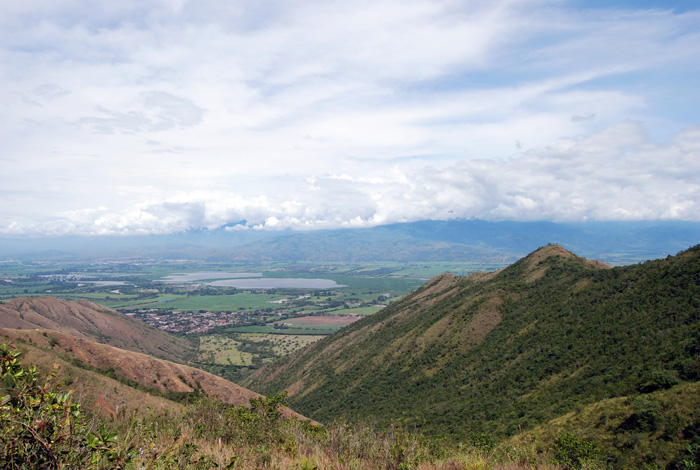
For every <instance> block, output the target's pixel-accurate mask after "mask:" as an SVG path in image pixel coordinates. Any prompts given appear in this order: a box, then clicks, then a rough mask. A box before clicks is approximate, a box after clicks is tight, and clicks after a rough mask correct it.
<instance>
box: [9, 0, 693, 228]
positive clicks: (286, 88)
mask: <svg viewBox="0 0 700 470" xmlns="http://www.w3.org/2000/svg"><path fill="white" fill-rule="evenodd" d="M0 29H1V30H2V31H3V34H2V36H1V37H0V122H2V126H0V138H1V139H2V142H3V145H2V149H0V236H4V237H23V236H53V235H64V234H83V235H100V234H126V235H131V234H149V233H171V232H178V231H183V230H189V229H197V228H203V227H206V228H209V229H216V228H219V227H224V226H230V225H231V224H235V223H237V222H239V221H241V220H245V221H246V222H247V225H246V228H256V229H273V230H278V229H285V228H293V229H321V228H342V227H368V226H373V225H378V224H385V223H392V222H402V221H414V220H421V219H449V218H480V219H486V220H552V221H581V220H657V219H674V220H695V221H697V220H700V114H699V113H698V111H697V110H698V104H699V103H700V91H699V90H698V88H699V87H698V86H697V85H698V83H700V73H699V72H700V9H699V8H698V7H697V6H696V2H652V1H634V2H633V1H620V2H614V1H613V2H598V1H565V0H541V1H540V0H504V1H497V0H495V1H488V2H487V1H482V0H476V1H451V0H445V1H438V2H436V1H432V0H431V1H422V0H414V1H410V2H405V1H398V0H396V1H394V0H386V1H372V2H370V1H352V2H349V1H337V2H322V1H309V0H306V1H294V0H290V1H284V2H282V1H269V2H259V1H238V2H219V1H213V0H199V1H188V0H153V1H136V0H124V1H122V2H119V3H115V2H103V3H95V2H87V1H85V0H58V1H55V2H50V3H48V4H47V3H46V2H40V1H38V0H27V1H23V2H17V3H14V4H10V5H6V6H4V12H3V15H2V16H0ZM238 228H242V227H238Z"/></svg>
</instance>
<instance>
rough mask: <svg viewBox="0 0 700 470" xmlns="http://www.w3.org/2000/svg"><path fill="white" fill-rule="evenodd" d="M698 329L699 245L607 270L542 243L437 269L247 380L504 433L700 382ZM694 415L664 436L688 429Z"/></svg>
mask: <svg viewBox="0 0 700 470" xmlns="http://www.w3.org/2000/svg"><path fill="white" fill-rule="evenodd" d="M698 338H700V248H699V247H695V248H692V249H690V250H687V251H685V252H682V253H680V254H678V255H676V256H673V257H668V258H666V259H664V260H658V261H651V262H646V263H644V264H640V265H634V266H627V267H620V268H613V269H611V268H609V267H608V266H606V265H603V264H602V263H597V262H594V261H589V260H586V259H584V258H580V257H578V256H576V255H574V254H572V253H570V252H568V251H566V250H564V249H563V248H562V247H560V246H557V245H549V246H546V247H543V248H540V249H539V250H537V251H535V252H533V253H532V254H530V255H529V256H527V257H526V258H523V259H521V260H520V261H518V262H516V263H515V264H513V265H511V266H510V267H508V268H506V269H504V270H502V271H500V272H497V273H491V274H476V275H471V276H468V277H465V278H457V277H454V276H451V275H442V276H438V277H436V278H434V279H432V280H431V281H430V282H428V283H427V284H426V285H425V286H423V287H422V288H421V289H419V290H417V291H416V292H414V293H413V294H411V295H409V296H407V297H405V298H404V299H402V300H401V301H399V302H396V303H395V304H392V305H391V306H389V307H387V308H385V309H384V310H382V311H380V312H379V313H377V314H375V315H373V316H371V317H368V318H366V319H363V320H361V321H358V322H356V323H354V324H353V325H351V326H349V327H347V328H345V329H343V330H342V331H340V332H338V333H337V334H335V335H332V336H330V337H328V338H326V339H324V340H322V341H319V342H318V343H315V344H314V345H312V346H309V347H307V348H306V349H304V350H301V351H299V352H298V353H295V354H293V355H291V356H289V357H287V358H283V359H281V360H280V361H278V362H277V363H274V364H271V365H269V366H266V367H265V368H263V369H261V370H259V371H258V372H257V373H256V374H255V375H254V376H253V377H252V378H251V379H250V380H249V381H247V382H246V383H245V385H246V386H248V387H250V388H252V389H254V390H257V391H260V392H262V393H271V392H278V391H282V390H289V392H290V400H289V402H290V406H292V407H293V408H295V409H297V410H299V411H300V412H301V413H303V414H305V415H306V416H309V417H311V418H313V419H316V420H318V421H321V422H330V421H332V420H334V419H336V418H338V417H346V418H348V419H350V420H364V419H371V420H376V421H378V422H379V423H380V424H386V423H388V422H390V421H392V420H397V419H401V420H404V421H406V422H408V424H409V425H412V426H415V427H417V428H418V429H421V430H423V431H425V432H428V433H431V434H435V435H443V436H446V437H447V438H448V439H450V440H454V441H457V440H468V439H470V438H471V437H473V436H474V435H477V434H479V433H486V434H488V435H490V436H493V437H494V438H496V439H502V438H505V437H507V436H511V435H515V434H518V433H520V432H523V431H527V430H530V429H535V428H537V427H538V426H541V425H544V424H545V423H548V422H550V421H551V420H554V419H557V418H561V417H563V416H566V415H567V414H569V413H573V412H576V411H577V410H581V409H583V408H585V407H587V406H592V405H594V404H596V403H598V402H601V401H603V400H607V399H611V398H616V397H627V398H626V399H630V397H635V396H638V395H639V396H647V395H648V394H650V393H652V392H654V391H657V390H666V389H671V388H672V387H674V386H676V385H677V384H681V383H682V382H689V383H693V382H696V381H698V380H700V342H699V341H698ZM694 413H695V414H693V413H690V414H686V415H684V416H683V419H682V420H681V422H679V423H677V426H676V427H675V428H674V431H669V432H671V434H670V435H668V436H666V437H667V438H668V439H670V440H676V441H677V442H680V441H682V440H683V439H691V438H692V430H691V431H688V429H692V426H694V425H697V423H700V413H698V411H694ZM693 420H697V423H695V424H693V423H694V421H693ZM630 426H631V427H632V428H634V425H633V424H630Z"/></svg>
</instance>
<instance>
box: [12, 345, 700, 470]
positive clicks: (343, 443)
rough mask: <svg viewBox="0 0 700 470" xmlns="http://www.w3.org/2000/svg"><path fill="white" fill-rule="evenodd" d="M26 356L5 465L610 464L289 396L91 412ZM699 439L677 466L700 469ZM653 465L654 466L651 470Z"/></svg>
mask: <svg viewBox="0 0 700 470" xmlns="http://www.w3.org/2000/svg"><path fill="white" fill-rule="evenodd" d="M19 356H20V352H18V351H15V350H13V349H12V348H11V347H7V346H5V345H3V346H2V348H1V349H0V366H1V367H0V375H1V378H2V384H3V386H2V391H1V392H0V422H1V423H2V427H0V466H2V468H7V469H21V468H23V469H33V468H37V469H38V468H42V469H59V468H85V469H103V468H124V469H170V468H181V469H211V468H229V469H258V468H276V469H300V470H301V469H308V470H311V469H317V470H321V469H337V470H346V469H386V470H389V469H395V470H409V469H415V470H420V469H422V470H460V469H464V470H466V469H484V470H485V469H500V470H508V469H510V470H518V469H526V468H540V469H552V470H554V469H583V468H585V469H603V468H610V467H609V466H608V465H607V464H606V461H605V458H604V454H603V453H602V452H601V450H600V449H599V448H598V447H597V445H598V444H597V443H595V442H593V441H590V440H586V439H582V438H581V437H580V436H579V435H578V434H574V433H571V432H561V433H560V434H558V435H557V436H556V437H554V438H553V439H550V440H549V441H547V440H546V439H545V440H542V439H539V440H533V439H532V436H523V437H522V439H521V440H520V441H511V442H505V443H501V444H499V445H494V443H493V441H491V439H490V438H489V437H488V436H486V435H483V434H475V435H473V436H472V438H471V439H470V440H469V441H468V442H466V443H461V444H459V445H456V446H448V445H447V444H446V443H444V442H442V441H440V440H437V439H426V438H424V437H423V436H421V435H420V434H417V433H415V432H412V431H410V430H408V429H407V428H406V427H405V426H404V425H402V424H400V423H394V424H392V425H390V426H388V427H386V428H379V427H377V426H372V425H366V424H365V425H348V424H346V423H342V422H335V423H333V424H331V425H329V426H328V427H321V426H316V425H313V424H310V423H309V422H307V421H299V420H295V419H294V420H286V419H283V418H282V417H281V414H280V412H279V408H280V406H281V405H282V404H283V403H284V401H285V395H284V394H280V395H274V396H270V397H267V398H258V399H251V401H250V404H251V407H250V408H247V407H243V406H231V405H225V404H222V403H220V402H218V401H215V400H212V399H201V400H198V401H195V402H194V403H192V404H189V405H188V406H186V407H185V408H184V409H183V410H182V411H177V412H172V411H160V412H155V411H153V410H146V411H145V412H139V411H136V410H134V411H132V412H126V411H122V412H120V413H113V412H102V413H100V412H99V410H98V409H96V410H92V411H93V413H92V414H88V413H86V411H85V410H84V409H83V408H82V407H81V405H80V404H78V403H77V402H76V401H75V400H74V398H73V397H72V396H71V394H70V392H66V391H62V390H61V386H60V384H59V383H58V381H57V379H56V375H55V374H51V375H50V376H49V377H48V379H47V380H45V381H42V380H40V376H39V374H38V373H37V371H36V368H35V367H29V368H26V367H23V366H22V365H21V364H20V361H19ZM698 464H700V444H697V443H696V444H694V445H693V446H690V445H689V446H688V449H687V452H686V455H685V459H683V460H679V461H678V462H676V463H674V465H675V467H673V468H684V469H685V468H696V466H697V465H698ZM648 468H653V467H648Z"/></svg>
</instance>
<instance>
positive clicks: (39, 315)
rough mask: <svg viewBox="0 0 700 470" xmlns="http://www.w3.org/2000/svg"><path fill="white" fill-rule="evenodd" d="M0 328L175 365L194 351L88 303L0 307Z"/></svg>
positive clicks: (32, 301) (30, 301) (49, 300)
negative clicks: (40, 332) (39, 332)
mask: <svg viewBox="0 0 700 470" xmlns="http://www.w3.org/2000/svg"><path fill="white" fill-rule="evenodd" d="M0 327H4V328H17V329H37V328H38V329H45V330H54V331H58V332H62V333H67V334H69V335H72V336H75V337H77V338H83V339H88V340H91V341H95V342H99V343H105V344H109V345H111V346H115V347H117V348H121V349H128V350H130V351H136V352H142V353H144V354H150V355H152V356H155V357H162V358H164V359H168V360H171V361H175V362H186V361H187V360H188V359H189V358H190V357H191V356H192V355H193V354H194V350H195V348H194V345H193V344H192V342H191V341H190V340H188V339H186V338H183V337H179V336H175V335H171V334H170V333H167V332H165V331H161V330H159V329H157V328H153V327H151V326H148V325H146V324H145V323H143V322H141V321H139V320H136V319H133V318H130V317H127V316H125V315H124V314H123V313H120V312H117V311H116V310H112V309H110V308H107V307H104V306H102V305H99V304H96V303H93V302H89V301H87V300H79V301H77V302H70V301H63V300H59V299H56V298H55V297H38V298H19V299H13V300H10V301H7V302H5V303H0Z"/></svg>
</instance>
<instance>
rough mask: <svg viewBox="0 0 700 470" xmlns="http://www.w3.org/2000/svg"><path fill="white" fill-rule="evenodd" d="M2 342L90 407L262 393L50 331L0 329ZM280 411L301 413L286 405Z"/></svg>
mask: <svg viewBox="0 0 700 470" xmlns="http://www.w3.org/2000/svg"><path fill="white" fill-rule="evenodd" d="M0 344H11V345H13V346H14V347H15V348H17V349H19V350H21V351H22V352H23V354H24V357H25V358H26V359H25V360H27V361H29V362H30V363H32V364H36V365H39V366H40V368H41V369H43V370H44V371H49V370H52V369H54V368H55V365H56V364H59V365H60V367H59V369H58V370H59V371H60V373H59V378H60V379H61V380H63V382H64V383H66V384H67V385H69V386H70V387H71V388H73V389H75V391H76V392H77V393H78V394H79V395H82V396H84V397H86V398H85V399H84V402H85V401H86V402H87V403H88V404H90V405H91V406H90V407H91V408H102V409H104V410H108V411H109V412H110V413H111V412H116V411H117V410H119V409H129V410H135V409H138V408H141V409H143V408H144V407H145V406H151V407H153V406H155V407H156V408H158V409H165V408H169V409H173V408H174V407H175V408H176V407H177V406H178V405H177V403H179V402H180V401H183V400H184V399H185V398H188V399H194V398H196V397H210V398H215V399H217V400H219V401H221V402H223V403H227V404H230V405H236V406H247V405H248V404H249V402H250V399H251V398H253V399H257V398H260V395H259V394H257V393H255V392H252V391H250V390H247V389H245V388H243V387H240V386H238V385H236V384H235V383H233V382H229V381H228V380H225V379H222V378H221V377H218V376H216V375H213V374H210V373H208V372H204V371H202V370H199V369H195V368H194V367H189V366H186V365H182V364H176V363H174V362H170V361H166V360H163V359H157V358H154V357H152V356H149V355H146V354H141V353H137V352H133V351H127V350H124V349H119V348H115V347H113V346H109V345H106V344H100V343H95V342H93V341H89V340H85V339H82V338H77V337H75V336H71V335H68V334H65V333H60V332H57V331H50V330H13V329H7V328H0ZM164 399H165V400H164ZM283 415H285V416H288V417H291V416H296V417H298V418H303V417H302V416H301V415H298V414H296V413H294V412H293V411H292V410H290V409H287V408H285V409H284V410H283Z"/></svg>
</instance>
